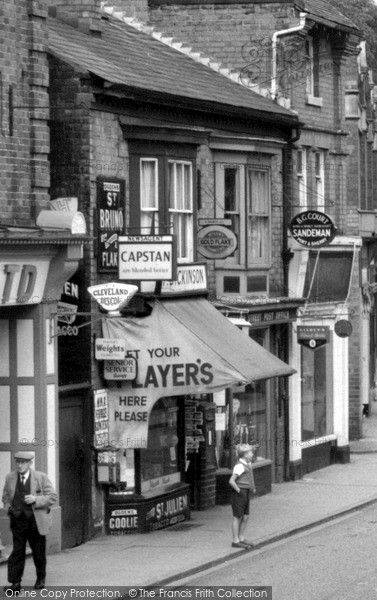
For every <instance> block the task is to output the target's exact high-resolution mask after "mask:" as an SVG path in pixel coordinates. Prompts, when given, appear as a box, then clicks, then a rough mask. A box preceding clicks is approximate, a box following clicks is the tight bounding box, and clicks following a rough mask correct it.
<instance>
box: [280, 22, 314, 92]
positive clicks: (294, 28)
mask: <svg viewBox="0 0 377 600" xmlns="http://www.w3.org/2000/svg"><path fill="white" fill-rule="evenodd" d="M305 19H306V13H300V25H297V26H296V27H291V28H290V29H282V30H281V31H275V33H273V34H272V64H271V98H272V100H276V96H277V47H278V38H280V37H281V36H283V35H288V34H289V33H296V31H302V30H303V29H304V27H305Z"/></svg>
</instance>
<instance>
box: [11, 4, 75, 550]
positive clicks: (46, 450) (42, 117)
mask: <svg viewBox="0 0 377 600" xmlns="http://www.w3.org/2000/svg"><path fill="white" fill-rule="evenodd" d="M0 18H1V24H2V35H1V39H0V82H1V84H0V166H1V168H0V180H1V191H0V337H1V352H0V353H1V358H0V406H1V422H0V480H1V481H2V483H3V482H4V480H5V476H6V474H7V473H8V472H9V471H11V470H13V469H14V462H13V456H14V454H15V452H17V451H19V450H21V449H22V450H28V451H31V452H33V453H34V456H35V461H34V465H33V466H34V467H35V468H36V469H37V470H41V471H46V472H48V473H49V476H50V478H51V480H52V481H53V482H54V485H55V486H56V488H57V490H59V478H58V472H59V455H58V444H57V440H58V420H57V401H58V376H57V343H56V335H55V334H56V325H57V321H56V314H57V306H58V302H59V300H60V296H61V293H62V289H63V285H64V284H65V282H66V281H67V279H69V278H70V277H71V275H73V273H74V272H75V270H76V269H77V266H78V262H79V259H80V258H81V249H82V243H83V241H84V239H85V235H83V234H84V233H85V224H84V220H83V219H81V217H80V216H77V214H76V213H75V214H76V218H77V219H78V220H79V221H80V223H81V226H80V227H79V228H78V229H75V228H72V219H66V218H65V217H64V215H62V213H61V211H56V212H54V216H53V218H52V219H51V212H52V211H51V212H50V211H49V210H48V209H49V208H50V195H49V186H50V166H49V152H50V143H49V116H50V114H49V97H48V85H49V67H48V60H47V52H46V47H47V27H46V20H47V7H46V5H45V4H44V3H43V2H39V1H34V0H30V1H29V0H27V1H24V0H20V1H17V2H16V1H10V2H4V3H2V5H1V8H0ZM51 223H52V224H53V228H52V229H51V227H50V226H49V225H51ZM52 512H53V517H54V525H53V531H52V534H51V536H50V538H49V542H48V543H49V550H50V551H58V550H59V549H60V547H61V510H60V504H59V502H58V503H57V504H56V506H54V507H53V509H52ZM0 538H1V541H2V544H1V543H0V550H3V545H4V546H8V545H9V544H11V532H10V529H9V517H8V515H6V514H5V513H4V511H3V510H1V511H0Z"/></svg>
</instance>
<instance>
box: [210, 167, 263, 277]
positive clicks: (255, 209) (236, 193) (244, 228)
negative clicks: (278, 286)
mask: <svg viewBox="0 0 377 600" xmlns="http://www.w3.org/2000/svg"><path fill="white" fill-rule="evenodd" d="M215 175H216V201H217V215H216V216H221V217H224V218H226V219H230V221H231V228H232V231H233V233H235V234H236V236H237V239H238V247H237V250H236V251H235V253H234V254H233V255H232V256H231V257H229V258H227V259H226V260H225V261H224V266H231V265H239V266H243V267H246V268H252V267H255V266H269V264H270V246H271V244H270V219H271V215H270V211H271V209H270V205H271V184H270V169H269V167H268V165H266V166H261V167H259V166H252V165H248V164H234V165H232V163H231V162H229V163H225V164H224V163H222V162H216V163H215Z"/></svg>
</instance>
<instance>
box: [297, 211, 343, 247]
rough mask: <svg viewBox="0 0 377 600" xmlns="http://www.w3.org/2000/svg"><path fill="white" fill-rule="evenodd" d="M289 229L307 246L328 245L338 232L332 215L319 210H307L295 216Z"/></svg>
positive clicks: (300, 242)
mask: <svg viewBox="0 0 377 600" xmlns="http://www.w3.org/2000/svg"><path fill="white" fill-rule="evenodd" d="M289 229H290V232H291V234H292V237H293V239H294V240H296V242H298V243H299V244H301V245H302V246H306V247H307V248H320V247H321V246H326V245H327V244H329V243H330V242H331V241H332V240H333V239H334V237H335V234H336V228H335V226H334V224H333V222H332V221H331V219H330V217H328V216H327V215H326V214H325V213H323V212H319V211H317V210H306V211H304V212H302V213H300V214H298V215H296V216H294V217H293V219H292V221H291V223H290V226H289Z"/></svg>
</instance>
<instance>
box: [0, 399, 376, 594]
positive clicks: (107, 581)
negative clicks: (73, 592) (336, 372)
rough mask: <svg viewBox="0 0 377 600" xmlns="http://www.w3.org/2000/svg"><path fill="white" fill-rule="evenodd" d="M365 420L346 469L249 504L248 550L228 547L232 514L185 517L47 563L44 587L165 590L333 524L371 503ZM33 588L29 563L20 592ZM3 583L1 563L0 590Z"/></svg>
mask: <svg viewBox="0 0 377 600" xmlns="http://www.w3.org/2000/svg"><path fill="white" fill-rule="evenodd" d="M372 408H373V411H372V413H371V415H370V417H368V418H365V419H364V428H363V438H362V439H361V440H358V441H355V442H351V443H350V446H351V461H350V462H349V463H346V464H334V465H331V466H329V467H326V468H324V469H320V470H318V471H315V472H313V473H310V474H308V475H306V476H305V477H304V478H303V479H301V480H298V481H294V482H286V483H279V484H273V486H272V492H271V494H267V495H265V496H260V497H257V498H254V499H253V500H252V503H251V510H250V518H249V523H248V528H247V538H248V540H250V541H251V542H252V543H253V544H254V548H253V549H252V550H240V549H237V548H235V549H234V548H232V547H231V541H232V540H231V519H232V517H231V507H230V506H228V505H226V506H216V507H215V508H213V509H210V510H207V511H203V512H199V511H194V512H192V515H191V519H190V520H189V521H185V522H183V523H179V524H177V525H175V526H172V527H169V528H167V529H164V530H160V531H156V532H152V533H147V534H135V535H129V536H105V535H101V536H98V537H96V538H94V539H92V540H90V541H89V542H87V543H86V544H83V545H81V546H78V547H76V548H72V549H69V550H63V551H62V552H60V553H58V554H51V555H49V556H48V567H47V572H48V579H47V582H46V583H47V585H48V586H101V587H110V586H132V587H134V586H135V587H137V588H139V587H146V586H152V587H155V586H159V585H169V584H170V585H172V584H173V582H174V581H177V580H179V579H183V578H185V577H188V576H190V575H193V574H195V573H199V572H200V571H203V570H205V569H206V568H209V567H212V566H215V565H219V564H221V563H225V562H228V561H229V560H231V559H232V558H234V557H237V556H239V555H241V554H244V553H245V552H250V553H252V552H253V550H255V549H257V548H261V547H263V546H267V545H268V544H271V543H272V542H276V541H278V540H281V539H284V538H287V537H289V536H291V535H293V534H295V533H298V532H302V531H305V530H308V529H310V528H312V527H315V526H317V525H320V524H323V523H326V522H327V521H330V520H332V519H335V518H337V517H339V516H342V515H345V514H347V513H350V512H352V511H355V510H358V509H360V508H362V507H365V506H367V505H369V504H373V503H376V512H377V477H376V473H377V402H376V404H375V405H374V406H373V407H372ZM34 580H35V571H34V565H33V562H32V560H31V558H29V559H28V560H27V561H26V568H25V573H24V578H23V584H24V585H25V586H28V585H32V584H33V583H34ZM6 583H7V576H6V563H2V564H1V565H0V585H1V586H3V585H5V584H6Z"/></svg>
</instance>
